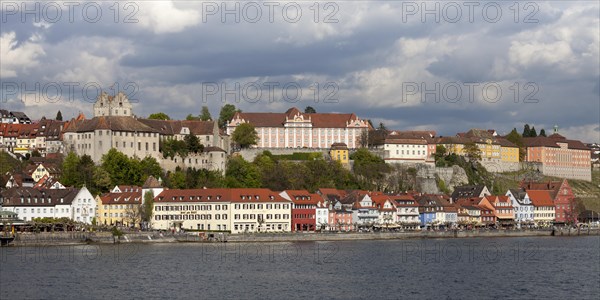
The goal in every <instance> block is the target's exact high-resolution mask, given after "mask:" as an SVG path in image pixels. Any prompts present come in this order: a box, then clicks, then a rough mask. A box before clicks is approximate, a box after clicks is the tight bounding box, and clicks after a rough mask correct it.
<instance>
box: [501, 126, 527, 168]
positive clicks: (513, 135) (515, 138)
mask: <svg viewBox="0 0 600 300" xmlns="http://www.w3.org/2000/svg"><path fill="white" fill-rule="evenodd" d="M506 139H507V140H509V141H510V142H511V143H513V144H515V145H517V147H519V160H521V161H523V159H524V158H525V153H526V150H525V147H524V144H523V137H522V136H521V135H520V134H519V133H518V132H517V129H516V128H514V129H513V130H512V131H511V132H510V133H509V134H508V135H507V136H506Z"/></svg>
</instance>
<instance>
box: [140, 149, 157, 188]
mask: <svg viewBox="0 0 600 300" xmlns="http://www.w3.org/2000/svg"><path fill="white" fill-rule="evenodd" d="M139 164H140V172H141V174H142V176H141V184H143V182H144V181H146V179H148V177H149V176H154V177H155V178H159V177H160V175H161V174H162V168H161V167H160V164H159V163H158V161H156V159H155V158H154V157H151V156H146V157H144V159H142V160H141V161H140V162H139Z"/></svg>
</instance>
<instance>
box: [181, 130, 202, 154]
mask: <svg viewBox="0 0 600 300" xmlns="http://www.w3.org/2000/svg"><path fill="white" fill-rule="evenodd" d="M183 140H184V141H185V145H186V147H187V151H188V153H198V152H202V150H203V148H204V147H203V146H202V144H200V139H198V137H197V136H195V135H193V134H191V133H189V134H188V135H186V136H185V137H184V138H183Z"/></svg>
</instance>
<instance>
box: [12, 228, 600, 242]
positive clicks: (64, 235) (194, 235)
mask: <svg viewBox="0 0 600 300" xmlns="http://www.w3.org/2000/svg"><path fill="white" fill-rule="evenodd" d="M553 235H554V236H584V235H600V229H599V228H591V229H589V230H588V229H587V228H585V229H580V230H577V229H574V228H570V229H569V228H557V229H555V230H554V231H553V230H552V229H539V230H465V231H452V230H449V231H407V232H363V233H359V232H350V233H318V232H316V233H298V232H296V233H251V234H219V233H214V236H213V237H210V235H209V234H199V233H198V232H186V233H176V234H172V233H165V232H157V231H148V232H134V233H126V234H124V235H123V236H121V237H120V238H119V237H115V236H113V235H112V233H110V232H54V233H51V232H42V233H20V234H17V236H16V238H15V240H14V241H13V243H11V246H48V245H81V244H114V243H178V242H188V243H196V242H197V243H210V242H225V241H226V242H230V243H231V242H233V243H238V242H298V241H353V240H394V239H441V238H482V237H483V238H485V237H528V236H532V237H534V236H548V237H549V236H553Z"/></svg>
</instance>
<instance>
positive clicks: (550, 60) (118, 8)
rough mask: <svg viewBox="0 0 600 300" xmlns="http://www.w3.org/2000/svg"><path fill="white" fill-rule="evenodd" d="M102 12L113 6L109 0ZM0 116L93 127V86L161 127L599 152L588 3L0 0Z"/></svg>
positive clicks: (598, 89) (597, 56) (599, 112)
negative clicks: (343, 118)
mask: <svg viewBox="0 0 600 300" xmlns="http://www.w3.org/2000/svg"><path fill="white" fill-rule="evenodd" d="M115 3H116V4H115ZM0 10H1V11H2V20H1V25H2V26H1V28H0V81H1V85H0V87H1V89H0V91H1V96H2V98H1V101H0V107H1V108H2V109H8V110H20V111H25V112H26V113H27V114H28V115H29V116H30V117H31V118H34V119H37V118H41V117H42V116H46V117H51V118H52V117H54V116H55V115H56V112H57V111H58V110H60V111H61V112H62V115H63V116H64V117H65V118H71V117H74V116H76V115H77V114H78V113H79V112H83V113H84V114H86V116H87V117H88V118H90V117H92V103H93V102H94V100H95V98H96V96H97V95H98V93H99V92H100V91H106V92H107V93H109V94H114V93H115V92H118V91H121V92H124V93H125V94H126V95H128V97H129V98H130V99H131V100H132V101H133V102H134V113H135V114H136V115H138V116H141V117H146V116H148V115H149V114H151V113H154V112H164V113H166V114H168V115H170V116H171V117H172V118H175V119H183V118H185V116H187V115H188V114H190V113H191V114H199V113H200V110H201V107H202V106H203V105H206V106H208V107H209V109H210V111H211V113H212V115H213V117H215V118H216V117H218V113H219V110H220V107H221V106H222V105H224V104H226V103H229V104H234V105H235V106H236V107H238V108H239V109H241V110H242V111H246V112H283V111H285V110H287V109H288V108H290V107H297V108H299V109H301V110H302V109H304V108H305V107H306V106H312V107H314V108H315V109H316V110H317V112H348V113H349V112H353V113H356V114H357V115H358V116H359V117H360V118H365V119H371V120H372V121H373V123H374V124H376V125H377V124H379V123H380V122H382V123H384V124H385V125H386V127H388V128H390V129H397V130H411V129H412V130H423V129H427V130H435V131H436V132H437V133H438V135H442V136H448V135H455V134H456V133H457V132H465V131H467V130H469V129H470V128H483V129H491V128H493V129H496V130H497V131H498V132H499V133H501V134H502V133H508V132H509V131H510V130H512V128H517V129H518V130H519V131H522V128H523V125H524V124H525V123H528V124H530V125H533V126H535V128H536V130H537V131H539V130H540V129H542V128H544V129H545V130H546V131H547V132H551V131H552V128H553V127H554V125H557V126H558V128H559V132H560V133H561V134H563V135H565V136H567V137H569V138H572V139H579V140H583V141H584V142H600V124H599V123H600V21H599V20H600V8H599V4H598V2H597V1H537V2H534V1H530V2H518V3H517V4H515V2H513V1H506V2H504V1H495V2H494V1H482V2H477V1H469V2H451V1H439V2H436V1H426V2H412V1H404V2H402V1H369V2H367V1H338V2H335V1H324V2H315V1H289V2H279V1H267V2H264V1H257V2H248V1H246V2H241V1H240V2H235V1H230V2H223V1H187V2H172V1H126V2H114V1H109V2H96V1H86V2H83V1H82V2H77V1H70V2H69V3H63V2H54V1H46V2H37V3H36V2H19V1H3V2H1V6H0Z"/></svg>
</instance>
